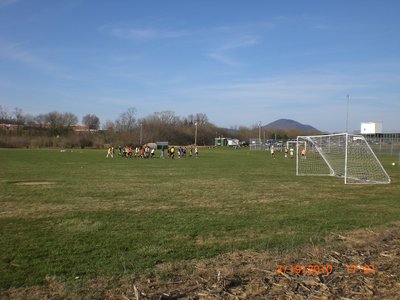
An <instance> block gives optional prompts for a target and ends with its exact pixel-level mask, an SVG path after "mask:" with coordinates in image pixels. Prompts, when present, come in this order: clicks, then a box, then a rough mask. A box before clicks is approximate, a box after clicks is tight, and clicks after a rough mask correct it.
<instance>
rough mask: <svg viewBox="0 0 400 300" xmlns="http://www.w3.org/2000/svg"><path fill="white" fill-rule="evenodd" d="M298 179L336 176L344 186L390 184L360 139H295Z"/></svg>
mask: <svg viewBox="0 0 400 300" xmlns="http://www.w3.org/2000/svg"><path fill="white" fill-rule="evenodd" d="M296 152H297V155H296V174H297V175H314V176H315V175H321V176H338V177H343V178H344V183H345V184H347V183H353V184H356V183H358V184H363V183H364V184H365V183H369V184H375V183H390V177H389V175H388V174H387V173H386V171H385V169H384V168H383V166H382V165H381V163H380V162H379V160H378V158H377V157H376V155H375V153H374V152H373V151H372V149H371V147H370V146H369V144H368V143H367V141H366V140H365V138H364V137H363V136H362V135H354V134H348V133H340V134H329V135H315V136H298V137H297V151H296Z"/></svg>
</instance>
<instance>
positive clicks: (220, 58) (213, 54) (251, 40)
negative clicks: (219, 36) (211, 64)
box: [206, 35, 259, 67]
mask: <svg viewBox="0 0 400 300" xmlns="http://www.w3.org/2000/svg"><path fill="white" fill-rule="evenodd" d="M258 43H259V41H258V40H257V38H256V37H254V36H250V35H249V36H239V37H237V36H235V37H232V38H230V39H229V40H226V41H225V42H222V43H220V44H219V45H217V46H215V47H213V49H212V50H210V51H209V52H208V53H207V54H206V56H208V57H210V58H212V59H214V60H215V61H217V62H219V63H222V64H225V65H227V66H230V67H241V66H243V65H244V63H243V62H240V61H238V60H236V59H234V56H233V54H232V52H234V51H235V50H237V49H240V48H249V47H254V46H256V45H257V44H258Z"/></svg>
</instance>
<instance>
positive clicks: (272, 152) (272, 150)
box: [271, 146, 275, 159]
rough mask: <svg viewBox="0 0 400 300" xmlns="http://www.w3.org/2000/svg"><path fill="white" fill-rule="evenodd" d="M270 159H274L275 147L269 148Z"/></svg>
mask: <svg viewBox="0 0 400 300" xmlns="http://www.w3.org/2000/svg"><path fill="white" fill-rule="evenodd" d="M271 157H272V158H273V159H275V147H274V146H271Z"/></svg>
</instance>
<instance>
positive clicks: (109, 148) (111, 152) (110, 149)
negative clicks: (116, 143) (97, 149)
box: [106, 147, 113, 158]
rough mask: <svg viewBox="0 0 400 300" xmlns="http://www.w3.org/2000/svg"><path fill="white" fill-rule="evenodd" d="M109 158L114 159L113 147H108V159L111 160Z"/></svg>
mask: <svg viewBox="0 0 400 300" xmlns="http://www.w3.org/2000/svg"><path fill="white" fill-rule="evenodd" d="M109 157H111V158H113V148H112V147H108V150H107V155H106V158H109Z"/></svg>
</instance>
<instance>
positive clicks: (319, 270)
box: [276, 264, 377, 275]
mask: <svg viewBox="0 0 400 300" xmlns="http://www.w3.org/2000/svg"><path fill="white" fill-rule="evenodd" d="M344 268H345V270H344V271H345V272H346V273H347V274H356V273H361V274H364V275H369V274H375V273H376V272H377V270H376V268H375V265H373V264H365V265H356V264H351V265H345V267H344ZM333 271H334V268H333V266H332V265H330V264H304V265H301V264H290V265H277V267H276V274H277V275H282V274H290V275H330V274H332V273H333Z"/></svg>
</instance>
